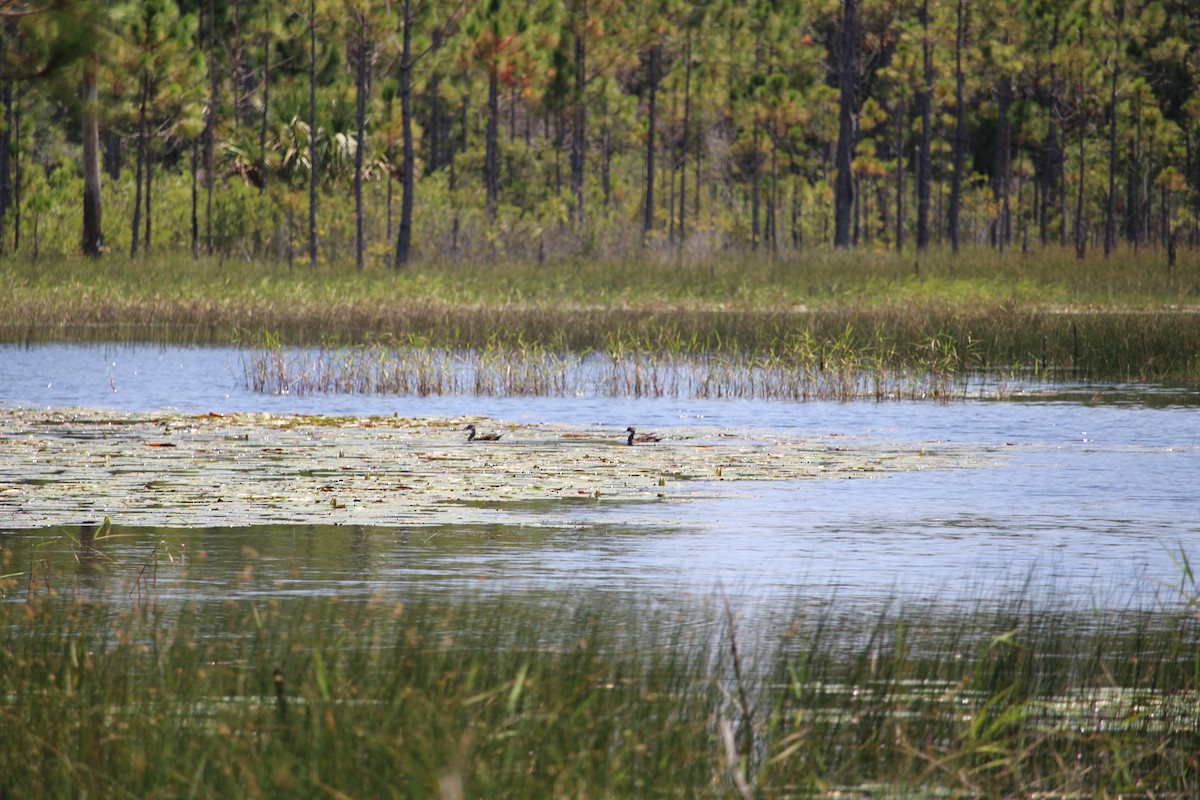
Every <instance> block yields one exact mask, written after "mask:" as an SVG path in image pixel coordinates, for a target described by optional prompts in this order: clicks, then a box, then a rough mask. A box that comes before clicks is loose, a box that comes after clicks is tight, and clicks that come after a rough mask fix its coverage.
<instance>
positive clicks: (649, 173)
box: [642, 44, 659, 233]
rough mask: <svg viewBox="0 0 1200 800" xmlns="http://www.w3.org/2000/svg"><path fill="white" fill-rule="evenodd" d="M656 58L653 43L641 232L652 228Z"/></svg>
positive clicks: (648, 88) (656, 47)
mask: <svg viewBox="0 0 1200 800" xmlns="http://www.w3.org/2000/svg"><path fill="white" fill-rule="evenodd" d="M658 58H659V45H658V44H655V45H653V46H652V47H651V48H650V59H649V65H648V67H647V71H648V73H649V80H648V82H647V89H646V91H647V92H648V98H647V99H648V104H649V109H648V111H649V115H650V118H649V121H648V123H647V124H648V126H649V130H648V131H647V135H646V198H645V202H646V206H645V208H644V210H643V211H644V214H643V217H642V233H649V232H650V231H651V230H653V228H654V159H655V154H654V144H655V142H654V134H655V128H656V127H657V125H658V120H657V119H656V111H657V108H656V105H655V104H656V102H657V97H656V95H657V94H658Z"/></svg>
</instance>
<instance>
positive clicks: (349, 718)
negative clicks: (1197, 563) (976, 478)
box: [0, 524, 1200, 800]
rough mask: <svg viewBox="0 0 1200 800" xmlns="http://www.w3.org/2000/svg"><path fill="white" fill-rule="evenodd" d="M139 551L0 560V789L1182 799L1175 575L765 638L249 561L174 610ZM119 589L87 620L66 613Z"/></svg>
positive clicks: (1186, 759)
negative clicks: (1104, 590)
mask: <svg viewBox="0 0 1200 800" xmlns="http://www.w3.org/2000/svg"><path fill="white" fill-rule="evenodd" d="M160 533H161V531H158V530H156V529H142V530H139V529H136V528H125V529H120V530H118V529H116V528H109V527H108V525H107V524H105V525H104V526H102V527H101V529H100V530H99V531H96V532H94V535H93V536H92V537H90V538H89V539H88V540H87V541H86V542H85V541H83V540H82V539H80V540H75V541H74V544H73V548H74V549H73V550H70V551H68V552H65V553H64V554H63V555H62V558H61V559H60V560H59V561H58V562H56V563H55V564H53V565H52V564H50V563H49V562H48V559H50V558H51V557H52V556H53V553H51V551H50V549H49V548H43V549H42V550H41V551H40V552H41V558H40V562H36V563H35V567H34V570H33V572H32V573H31V574H29V575H25V574H21V573H20V571H19V570H21V569H22V565H21V564H20V563H18V562H19V561H20V560H21V559H26V560H28V559H30V558H31V556H29V555H28V554H26V553H24V552H23V551H22V552H21V553H19V554H17V555H15V556H14V554H13V549H12V548H6V549H5V550H4V551H0V592H2V593H3V595H4V597H5V598H6V599H5V600H3V601H0V627H2V628H3V629H4V630H5V631H6V636H5V637H4V639H3V642H2V643H0V675H3V676H4V678H3V680H4V691H5V695H6V697H7V698H8V699H7V701H6V702H5V703H3V704H0V721H3V722H4V723H5V730H6V732H7V733H6V743H7V746H6V747H4V748H0V794H4V795H5V796H12V797H25V796H42V795H45V794H49V795H52V796H75V795H79V794H81V793H88V792H91V791H96V790H99V791H102V792H108V793H111V792H118V793H121V794H124V795H127V796H130V797H134V796H136V797H144V796H151V795H164V794H169V795H172V796H175V795H180V796H184V795H186V796H193V797H227V796H235V795H236V796H242V795H246V794H250V795H252V796H255V797H296V796H318V795H319V796H326V795H335V796H354V797H368V796H369V797H440V798H444V799H445V800H457V798H463V797H477V796H487V797H583V796H588V797H593V796H594V797H629V796H654V797H713V798H717V797H721V798H728V797H741V798H751V797H813V798H822V797H828V798H835V797H836V798H846V797H851V798H874V797H918V796H919V797H941V796H953V797H965V798H984V797H1029V796H1039V797H1064V798H1065V797H1080V796H1085V797H1094V796H1122V797H1146V798H1149V797H1155V798H1182V797H1193V796H1195V794H1196V792H1197V790H1198V788H1200V786H1198V784H1197V780H1198V777H1197V776H1200V763H1198V761H1197V753H1200V732H1198V730H1197V725H1196V714H1195V708H1196V703H1197V683H1196V674H1197V670H1198V668H1200V667H1198V664H1200V661H1198V653H1197V648H1196V644H1195V628H1196V621H1195V618H1194V612H1195V610H1196V597H1197V587H1196V585H1195V580H1194V576H1193V574H1192V572H1191V570H1190V568H1189V566H1188V564H1187V561H1186V559H1183V560H1181V561H1180V562H1179V563H1180V571H1181V574H1180V577H1179V580H1178V581H1177V585H1175V586H1165V587H1164V593H1163V595H1162V596H1161V597H1160V598H1158V600H1156V601H1153V602H1148V603H1146V604H1145V607H1141V606H1137V605H1135V606H1133V607H1129V608H1121V609H1113V610H1108V611H1101V610H1098V609H1095V608H1086V607H1077V606H1076V605H1072V603H1071V602H1069V601H1068V602H1063V600H1064V599H1063V598H1057V597H1055V596H1054V594H1053V590H1052V589H1051V590H1050V594H1049V596H1046V597H1042V596H1040V595H1038V594H1037V592H1039V591H1040V590H1041V588H1043V587H1039V586H1036V584H1037V581H1036V580H1031V582H1030V584H1028V585H1027V586H1026V587H1025V589H1024V590H1023V591H1024V592H1025V594H1021V592H1020V591H1018V592H1016V593H1014V594H1012V595H1011V596H1008V597H1004V598H992V599H987V596H986V595H983V597H984V598H985V599H979V600H976V601H972V600H970V599H969V598H964V599H962V600H961V601H959V602H954V603H950V604H949V605H947V606H943V605H941V604H903V605H902V604H900V603H892V604H885V605H884V607H882V608H880V607H877V606H875V605H874V604H872V603H863V604H860V605H861V606H862V607H859V606H856V605H855V604H854V603H846V602H842V603H839V604H836V605H833V604H825V605H822V604H816V605H814V604H812V603H810V602H805V601H804V600H803V599H800V598H798V599H797V600H796V601H795V602H794V603H792V604H790V605H788V604H784V607H783V608H782V609H780V610H779V611H778V612H777V615H776V616H774V617H772V619H771V620H770V623H769V626H768V627H769V629H770V631H771V633H770V635H767V633H765V632H762V631H756V630H755V628H754V626H752V625H750V624H748V623H746V622H744V621H743V620H742V618H741V617H740V615H739V613H738V611H739V608H740V606H739V603H740V602H742V601H740V600H737V599H731V598H729V597H727V596H725V595H724V594H723V593H720V594H715V595H714V596H712V597H710V598H708V599H699V598H693V601H694V602H693V603H692V604H691V605H690V606H688V607H687V608H686V610H681V609H676V608H674V607H672V606H670V605H666V606H652V607H644V606H642V605H638V604H633V605H630V604H625V603H614V602H613V598H612V597H611V596H608V595H605V596H602V597H600V596H596V597H593V596H590V595H580V596H573V597H570V598H561V597H560V598H557V599H555V600H552V601H548V600H547V598H545V597H543V596H541V595H540V594H538V593H533V596H531V597H526V596H524V595H513V594H509V595H505V596H503V597H500V598H497V597H494V596H491V595H486V594H482V593H479V592H478V590H474V591H473V590H470V589H469V588H468V589H467V590H465V591H464V592H463V593H462V594H461V596H459V597H458V598H457V599H456V600H455V601H454V602H450V603H443V602H441V601H438V600H432V599H429V598H423V597H421V596H417V597H415V598H407V597H405V596H403V595H401V594H396V593H393V592H388V593H386V594H381V595H379V596H376V597H371V598H369V599H339V598H336V597H329V596H320V595H317V596H310V597H305V598H299V597H288V596H286V595H285V596H273V595H272V594H271V592H270V590H269V589H265V588H264V587H262V586H261V585H259V584H260V583H261V582H256V580H255V577H254V565H255V561H256V559H257V558H258V555H257V553H255V552H254V551H253V549H252V548H244V550H243V554H242V559H243V560H244V562H245V564H244V568H243V569H242V571H241V573H240V575H241V577H239V578H237V579H236V580H237V584H236V588H237V591H236V592H234V593H235V594H237V595H238V596H239V597H242V598H243V599H239V600H231V599H218V598H203V599H196V597H195V595H194V594H192V591H193V590H191V589H190V588H189V587H191V586H192V585H193V584H195V582H197V581H200V582H203V581H204V580H205V576H206V574H207V572H208V569H209V568H208V566H206V564H205V561H204V554H203V553H195V554H192V556H194V557H192V558H182V557H180V555H179V554H178V553H174V554H172V553H171V552H170V548H169V545H168V544H167V543H166V542H164V541H161V536H160V535H159V534H160ZM64 535H69V534H64ZM113 537H120V538H122V539H123V540H124V541H125V542H130V541H137V540H138V538H137V537H141V538H142V539H144V541H145V549H146V550H147V551H149V549H150V547H151V545H153V546H154V554H153V556H152V557H151V560H150V561H149V562H146V564H147V565H148V564H151V563H152V564H153V569H152V570H151V569H148V568H147V565H144V564H142V563H141V562H137V563H130V560H131V559H130V557H129V556H128V555H127V556H126V557H125V558H123V559H119V560H113V559H112V558H111V557H110V556H108V555H106V554H105V550H108V549H109V545H110V543H111V540H112V538H113ZM131 537H134V538H133V539H131ZM126 548H128V545H126ZM70 552H74V553H75V556H76V558H75V560H74V561H72V560H71V558H70ZM139 567H140V569H139ZM74 572H78V573H79V574H80V575H82V576H83V577H82V578H80V577H76V578H75V580H74V585H72V582H71V581H72V573H74ZM119 575H127V576H128V578H127V579H125V583H126V584H127V585H125V586H124V587H122V586H115V587H111V593H112V595H113V598H115V599H109V600H104V601H101V600H99V599H98V598H96V597H93V596H91V594H92V593H95V592H97V590H98V589H100V587H101V585H102V584H103V585H107V583H106V582H109V581H116V582H118V583H120V582H121V580H122V579H120V578H118V577H116V576H119ZM101 576H111V577H101ZM81 590H82V591H83V592H84V594H83V596H82V597H81V596H80V592H81ZM103 591H107V590H101V593H103ZM258 595H261V596H260V597H259V598H258V599H247V598H254V597H256V596H258ZM188 598H191V599H188ZM248 787H249V788H248Z"/></svg>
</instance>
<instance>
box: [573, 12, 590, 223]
mask: <svg viewBox="0 0 1200 800" xmlns="http://www.w3.org/2000/svg"><path fill="white" fill-rule="evenodd" d="M587 24H588V10H587V0H584V1H583V5H582V12H581V14H580V17H579V19H577V20H576V21H575V26H576V28H575V119H574V125H573V126H572V130H571V190H572V191H573V192H574V194H575V225H576V226H578V227H582V226H583V178H584V169H585V167H586V163H585V162H586V154H587V105H586V104H585V102H584V101H585V98H584V89H585V88H586V87H587V41H586V39H585V38H584V37H585V35H586V31H587Z"/></svg>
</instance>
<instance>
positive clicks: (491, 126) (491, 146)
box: [483, 57, 500, 218]
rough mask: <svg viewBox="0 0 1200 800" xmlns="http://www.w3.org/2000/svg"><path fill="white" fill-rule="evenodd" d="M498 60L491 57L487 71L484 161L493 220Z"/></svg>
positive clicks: (497, 177) (496, 196) (497, 146)
mask: <svg viewBox="0 0 1200 800" xmlns="http://www.w3.org/2000/svg"><path fill="white" fill-rule="evenodd" d="M497 61H498V59H496V58H495V57H493V59H492V64H491V69H489V70H488V97H487V150H486V154H485V160H484V167H483V169H484V180H485V182H486V184H487V207H488V214H489V215H490V216H491V217H493V218H495V216H496V207H497V206H498V205H499V203H500V163H499V162H500V158H499V155H500V154H499V149H500V119H499V117H500V86H499V80H500V76H499V74H498V73H499V71H500V65H499V63H497Z"/></svg>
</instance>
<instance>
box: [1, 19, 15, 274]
mask: <svg viewBox="0 0 1200 800" xmlns="http://www.w3.org/2000/svg"><path fill="white" fill-rule="evenodd" d="M15 38H16V23H15V22H14V21H13V20H11V19H6V20H5V21H4V34H3V35H0V62H5V61H6V59H7V56H8V43H9V41H10V40H15ZM0 102H2V103H3V105H4V129H3V130H0V254H3V253H4V219H5V216H6V215H7V213H8V207H9V205H10V204H11V203H12V197H13V191H12V160H11V155H12V144H13V128H14V124H13V123H14V119H13V79H12V78H11V77H9V78H5V79H4V86H3V88H2V89H0ZM13 249H14V250H15V249H16V247H14V248H13Z"/></svg>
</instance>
